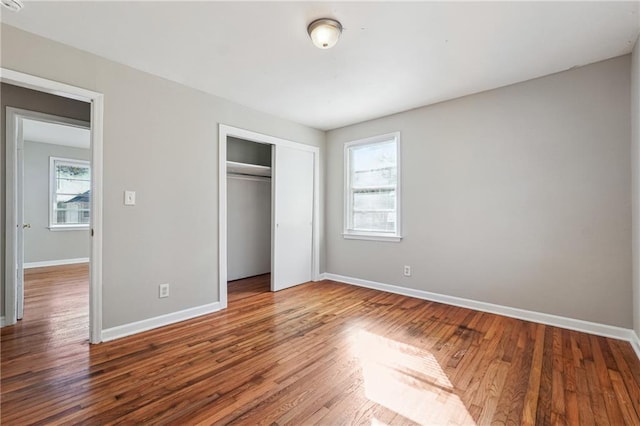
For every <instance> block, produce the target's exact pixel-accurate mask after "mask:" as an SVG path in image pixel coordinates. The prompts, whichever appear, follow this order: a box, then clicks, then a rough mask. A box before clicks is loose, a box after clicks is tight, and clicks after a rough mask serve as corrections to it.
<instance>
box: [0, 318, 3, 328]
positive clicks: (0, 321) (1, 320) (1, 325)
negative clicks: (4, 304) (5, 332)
mask: <svg viewBox="0 0 640 426" xmlns="http://www.w3.org/2000/svg"><path fill="white" fill-rule="evenodd" d="M0 327H4V315H3V316H1V317H0Z"/></svg>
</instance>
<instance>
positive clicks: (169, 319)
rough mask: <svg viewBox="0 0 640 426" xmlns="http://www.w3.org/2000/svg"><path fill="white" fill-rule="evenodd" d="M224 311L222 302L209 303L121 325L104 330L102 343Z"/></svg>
mask: <svg viewBox="0 0 640 426" xmlns="http://www.w3.org/2000/svg"><path fill="white" fill-rule="evenodd" d="M221 309H224V307H223V306H222V304H221V303H220V302H214V303H209V304H207V305H202V306H196V307H195V308H189V309H184V310H182V311H177V312H171V313H169V314H165V315H160V316H157V317H154V318H148V319H145V320H142V321H136V322H132V323H129V324H124V325H119V326H117V327H112V328H107V329H105V330H102V341H103V342H108V341H110V340H115V339H119V338H121V337H126V336H130V335H132V334H137V333H142V332H143V331H147V330H152V329H154V328H158V327H164V326H166V325H170V324H174V323H177V322H180V321H185V320H188V319H192V318H195V317H199V316H201V315H206V314H211V313H213V312H217V311H219V310H221Z"/></svg>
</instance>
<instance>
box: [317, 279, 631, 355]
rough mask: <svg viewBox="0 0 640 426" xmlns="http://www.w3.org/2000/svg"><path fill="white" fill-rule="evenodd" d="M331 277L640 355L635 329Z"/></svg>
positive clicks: (359, 280) (366, 281)
mask: <svg viewBox="0 0 640 426" xmlns="http://www.w3.org/2000/svg"><path fill="white" fill-rule="evenodd" d="M325 277H326V279H327V280H332V281H338V282H341V283H345V284H351V285H356V286H359V287H366V288H370V289H373V290H380V291H386V292H388V293H394V294H401V295H403V296H409V297H415V298H418V299H423V300H429V301H432V302H439V303H444V304H447V305H453V306H460V307H463V308H468V309H473V310H476V311H481V312H488V313H492V314H497V315H503V316H506V317H511V318H517V319H521V320H525V321H532V322H537V323H541V324H546V325H551V326H554V327H561V328H566V329H569V330H575V331H581V332H584V333H590V334H595V335H598V336H604V337H611V338H614V339H620V340H626V341H628V342H630V343H631V345H632V346H634V344H635V345H637V346H638V347H634V349H635V350H636V353H637V354H638V357H639V358H640V343H638V336H637V335H636V334H635V332H634V331H633V330H630V329H627V328H622V327H614V326H611V325H606V324H598V323H595V322H590V321H583V320H579V319H573V318H566V317H561V316H558V315H552V314H545V313H542V312H535V311H528V310H525V309H519V308H512V307H509V306H503V305H496V304H493V303H487V302H480V301H477V300H472V299H464V298H462V297H456V296H448V295H446V294H439V293H432V292H429V291H424V290H415V289H412V288H406V287H400V286H395V285H391V284H383V283H379V282H375V281H368V280H362V279H359V278H352V277H345V276H343V275H336V274H330V273H327V274H325Z"/></svg>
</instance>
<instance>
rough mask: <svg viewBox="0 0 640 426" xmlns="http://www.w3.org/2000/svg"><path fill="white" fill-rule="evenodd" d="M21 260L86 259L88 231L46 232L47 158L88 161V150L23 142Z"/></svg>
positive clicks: (47, 208)
mask: <svg viewBox="0 0 640 426" xmlns="http://www.w3.org/2000/svg"><path fill="white" fill-rule="evenodd" d="M23 155H24V221H25V223H30V224H31V228H29V229H25V232H24V261H25V263H29V262H43V261H51V260H64V259H78V258H85V257H89V230H88V229H82V230H69V231H50V230H49V157H61V158H71V159H74V160H87V161H88V160H90V159H91V151H90V150H88V149H82V148H72V147H68V146H62V145H53V144H49V143H38V142H29V141H25V142H24V154H23Z"/></svg>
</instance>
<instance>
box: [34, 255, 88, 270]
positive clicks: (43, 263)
mask: <svg viewBox="0 0 640 426" xmlns="http://www.w3.org/2000/svg"><path fill="white" fill-rule="evenodd" d="M77 263H89V258H88V257H78V258H76V259H59V260H43V261H40V262H28V263H25V264H24V269H31V268H44V267H45V266H61V265H75V264H77Z"/></svg>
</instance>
